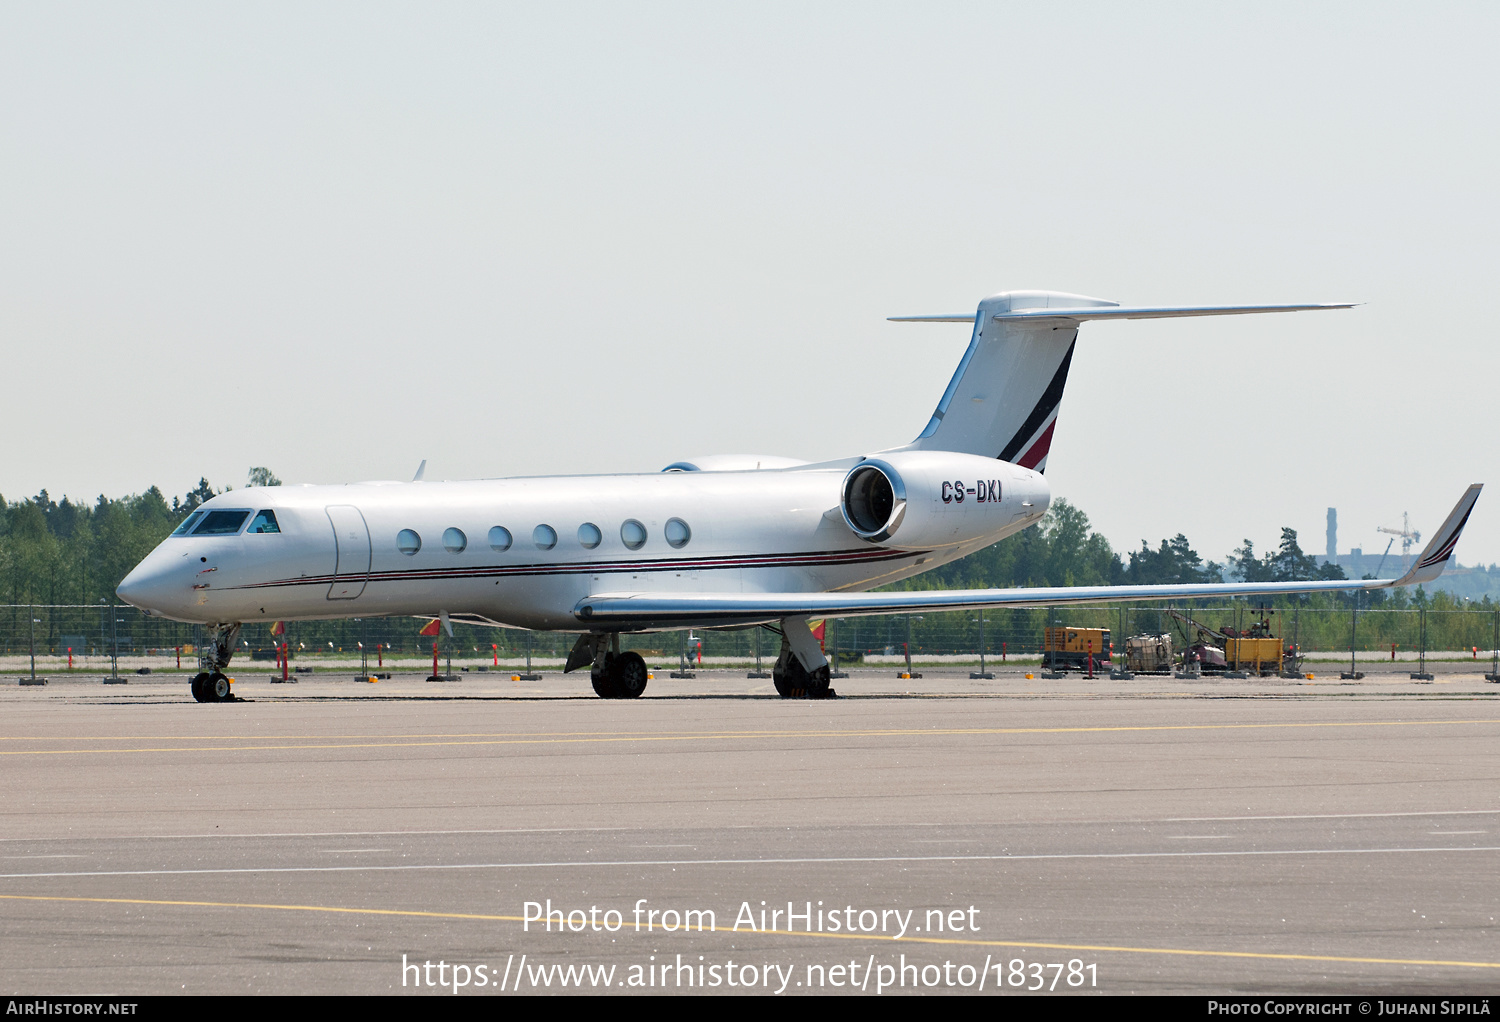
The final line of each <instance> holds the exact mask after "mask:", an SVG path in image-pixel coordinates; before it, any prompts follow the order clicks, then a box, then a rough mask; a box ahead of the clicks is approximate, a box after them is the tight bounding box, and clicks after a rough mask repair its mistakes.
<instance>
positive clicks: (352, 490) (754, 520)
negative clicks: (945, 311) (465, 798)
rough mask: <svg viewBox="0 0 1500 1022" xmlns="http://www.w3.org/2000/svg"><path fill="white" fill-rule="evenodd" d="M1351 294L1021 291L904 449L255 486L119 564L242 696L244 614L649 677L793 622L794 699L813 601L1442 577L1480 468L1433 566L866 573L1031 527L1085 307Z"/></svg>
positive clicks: (628, 687) (1123, 312)
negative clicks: (476, 629) (721, 632)
mask: <svg viewBox="0 0 1500 1022" xmlns="http://www.w3.org/2000/svg"><path fill="white" fill-rule="evenodd" d="M1348 307H1349V306H1348V305H1237V306H1197V307H1139V308H1130V307H1124V306H1120V305H1117V304H1115V303H1113V302H1106V301H1101V300H1099V299H1096V298H1084V297H1082V296H1080V295H1070V294H1060V293H1057V292H1050V291H1010V292H1006V293H1003V294H998V295H993V296H991V297H989V298H986V299H984V301H982V302H980V303H979V309H978V311H977V312H976V313H974V314H973V315H969V314H963V315H952V316H946V315H945V316H912V317H905V321H908V322H954V323H958V322H962V323H972V324H973V336H972V339H971V340H970V342H969V347H968V350H967V351H965V352H964V356H963V359H962V361H960V362H959V364H958V369H957V371H956V372H954V374H953V379H952V381H951V382H950V383H949V384H948V389H947V390H945V391H944V392H943V396H942V398H941V399H940V400H939V401H938V405H937V409H936V410H935V411H934V412H933V413H932V420H931V421H930V422H929V423H928V424H927V428H925V429H924V430H922V433H921V435H920V436H918V437H917V438H916V439H915V440H913V441H912V442H911V443H909V444H907V445H905V446H904V447H897V448H892V449H889V450H882V451H872V452H869V453H866V454H864V455H861V456H855V457H850V458H844V459H842V460H839V461H828V462H821V463H818V464H808V463H805V462H799V461H793V460H790V459H786V458H770V457H757V456H753V455H752V456H746V457H739V456H715V457H708V458H694V459H692V460H690V461H681V462H677V463H676V464H673V465H669V466H667V468H666V469H665V470H664V471H662V472H660V473H652V474H640V475H610V476H554V477H533V478H515V479H488V480H478V481H474V482H442V483H437V482H423V481H421V480H420V476H421V472H420V471H419V472H418V479H417V480H414V481H412V482H410V483H382V482H375V483H356V484H351V485H345V486H283V487H272V488H263V489H254V488H252V489H247V490H239V491H235V492H232V493H225V494H221V495H219V496H217V497H215V498H213V499H212V500H209V501H207V502H205V503H204V504H203V505H202V506H201V507H199V508H198V509H197V510H195V511H194V512H193V513H192V514H191V515H189V516H188V518H187V519H186V520H185V521H184V522H183V523H182V524H181V525H180V526H179V527H178V528H177V530H176V531H175V532H174V533H172V535H171V537H170V538H168V539H167V540H165V541H164V542H163V543H162V544H161V545H160V546H159V547H157V548H156V549H155V550H154V551H152V552H151V554H150V555H149V556H148V557H147V558H146V559H145V560H144V561H142V562H141V563H140V564H139V565H138V566H137V567H136V569H135V570H134V571H132V572H131V573H130V575H129V576H127V577H126V579H125V581H124V582H122V583H121V584H120V588H119V594H120V596H121V598H122V599H124V600H126V601H128V602H129V603H131V604H134V605H135V606H136V607H139V608H140V609H141V610H143V611H145V612H146V613H148V614H157V615H161V616H163V617H168V618H173V619H175V620H178V621H191V622H196V623H201V624H205V625H209V626H211V628H212V634H213V636H214V641H213V643H212V644H211V647H210V649H209V651H208V652H207V653H206V654H205V662H204V663H203V664H202V670H201V671H200V673H199V674H198V675H197V677H195V678H194V680H193V686H192V691H193V695H194V696H195V697H196V698H197V699H198V700H199V701H202V702H213V701H217V700H222V699H225V698H227V697H228V694H229V681H228V679H227V678H226V677H225V676H224V674H223V670H224V668H225V667H226V666H227V665H228V663H229V658H230V656H231V654H232V652H233V650H234V644H235V637H236V635H237V634H238V632H239V629H240V627H241V625H242V624H244V623H245V622H272V621H279V620H298V619H300V620H309V619H315V618H342V617H378V616H383V615H384V616H392V615H403V616H407V615H409V616H422V617H441V618H442V619H443V621H444V622H445V623H447V622H451V621H461V622H466V623H470V624H490V625H502V626H515V627H522V628H541V629H551V630H561V631H573V632H577V633H578V641H577V644H576V645H575V646H574V648H573V651H572V654H571V655H570V656H569V658H568V664H567V667H566V670H570V671H571V670H576V669H578V668H580V667H584V666H588V667H589V668H590V671H591V674H592V677H593V683H594V690H595V691H596V692H598V694H599V695H601V696H604V697H606V698H609V697H627V698H628V697H634V696H639V695H640V694H641V692H642V691H643V690H644V689H645V687H646V678H647V674H646V664H645V662H644V661H643V660H642V659H641V657H640V656H639V655H638V654H636V653H632V652H625V653H621V652H620V651H619V636H620V633H621V632H641V631H651V630H660V629H671V628H686V627H706V628H713V627H743V626H748V625H760V624H766V625H772V626H773V627H775V626H777V625H779V630H780V632H781V634H782V643H781V652H780V655H779V656H778V657H777V660H776V666H775V669H774V671H773V677H774V679H775V682H776V688H777V691H779V692H781V693H782V695H792V694H797V695H807V696H813V697H816V696H819V695H823V694H826V693H827V691H828V676H829V670H828V662H827V661H826V660H825V659H824V657H823V654H822V652H821V651H820V650H819V648H818V642H817V640H816V639H814V638H813V636H812V633H811V632H810V631H809V629H808V625H807V620H808V618H809V617H814V616H815V617H848V616H853V615H860V614H890V613H903V612H909V611H929V610H933V611H935V610H959V609H972V608H980V607H995V606H1001V607H1037V606H1049V605H1054V606H1055V605H1063V604H1073V603H1100V602H1111V601H1118V600H1153V599H1162V598H1168V597H1171V598H1183V597H1204V596H1234V595H1268V594H1273V593H1306V592H1318V591H1328V590H1347V589H1382V588H1386V587H1388V586H1403V585H1413V584H1415V583H1418V582H1426V581H1430V580H1432V579H1434V578H1436V577H1437V576H1438V575H1439V574H1441V572H1442V570H1443V567H1444V566H1445V565H1446V564H1447V562H1448V559H1449V557H1450V556H1452V553H1453V547H1454V545H1455V544H1456V543H1457V541H1458V536H1459V533H1460V532H1461V531H1462V529H1463V526H1464V523H1465V522H1466V521H1467V520H1468V516H1469V512H1470V510H1471V509H1472V508H1473V506H1474V501H1475V500H1476V499H1478V497H1479V490H1480V487H1479V486H1477V485H1475V486H1471V487H1469V489H1468V491H1467V492H1466V493H1465V494H1464V496H1463V498H1462V499H1461V500H1460V501H1459V502H1458V505H1457V506H1456V507H1455V508H1454V509H1453V513H1452V514H1451V515H1449V516H1448V520H1447V521H1446V522H1444V523H1443V526H1442V528H1440V529H1439V530H1437V533H1436V535H1435V536H1434V538H1433V540H1432V542H1431V543H1429V544H1428V546H1427V549H1426V550H1424V551H1423V552H1422V556H1421V557H1419V558H1418V559H1417V562H1416V565H1415V566H1414V567H1413V568H1412V569H1411V570H1410V571H1409V572H1407V573H1406V574H1405V575H1403V576H1402V577H1401V578H1397V579H1379V580H1372V581H1360V582H1344V581H1339V582H1326V581H1325V582H1258V583H1231V584H1227V585H1155V586H1094V587H1087V588H1060V589H1056V588H1054V589H977V590H964V591H949V592H931V591H929V592H897V593H871V592H870V591H869V590H871V589H874V588H876V587H878V586H882V585H884V584H886V583H888V582H894V581H897V580H898V579H903V578H908V577H910V576H912V575H916V574H918V573H920V572H923V571H927V570H929V569H931V568H935V567H937V566H938V565H940V564H944V563H946V562H948V561H951V560H953V559H954V558H957V557H962V556H963V555H965V554H968V553H972V552H973V551H975V550H978V549H980V548H982V547H986V546H989V545H990V544H991V543H995V542H997V541H999V540H1001V539H1003V538H1005V537H1006V536H1009V535H1011V534H1012V533H1015V532H1018V531H1020V530H1021V529H1024V528H1026V527H1027V526H1028V525H1032V524H1034V523H1035V522H1036V521H1037V520H1038V519H1040V518H1041V517H1042V515H1043V513H1044V512H1045V511H1046V510H1047V506H1048V504H1049V503H1050V502H1051V499H1052V494H1051V491H1050V490H1049V489H1048V487H1047V482H1046V480H1045V479H1044V478H1043V475H1042V473H1043V472H1044V471H1045V470H1046V466H1047V457H1048V455H1049V453H1050V451H1051V446H1052V433H1053V427H1054V425H1055V423H1056V421H1057V412H1058V407H1059V405H1060V404H1061V402H1062V394H1063V385H1064V384H1065V383H1066V382H1067V378H1068V366H1069V364H1070V363H1071V362H1072V359H1073V349H1074V345H1075V342H1076V340H1077V337H1078V327H1079V324H1081V323H1082V322H1084V321H1085V320H1093V319H1101V320H1109V319H1156V318H1167V317H1179V316H1227V315H1239V314H1244V313H1258V312H1298V311H1306V310H1312V309H1343V308H1348Z"/></svg>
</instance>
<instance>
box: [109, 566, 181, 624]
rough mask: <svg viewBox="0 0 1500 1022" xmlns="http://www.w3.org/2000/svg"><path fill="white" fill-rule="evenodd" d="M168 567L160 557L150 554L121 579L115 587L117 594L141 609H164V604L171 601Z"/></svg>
mask: <svg viewBox="0 0 1500 1022" xmlns="http://www.w3.org/2000/svg"><path fill="white" fill-rule="evenodd" d="M166 567H167V565H166V564H165V563H164V562H163V561H162V559H161V558H160V557H157V556H156V555H155V554H151V555H149V556H148V557H147V558H146V559H145V560H144V561H142V562H141V563H140V564H137V565H136V566H135V568H134V569H132V570H131V572H130V574H128V575H126V576H125V577H124V578H123V579H122V580H121V581H120V584H119V585H118V586H116V587H115V595H116V596H118V597H119V598H120V599H122V600H124V601H125V602H126V603H128V604H130V605H131V606H132V607H137V608H139V609H140V610H144V611H153V610H155V611H160V610H162V609H164V604H165V603H167V602H169V601H168V595H169V589H170V586H169V584H168V580H167V577H166V575H167V572H166V570H165V569H166Z"/></svg>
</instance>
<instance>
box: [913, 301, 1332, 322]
mask: <svg viewBox="0 0 1500 1022" xmlns="http://www.w3.org/2000/svg"><path fill="white" fill-rule="evenodd" d="M1357 304H1359V303H1358V302H1336V303H1316V304H1313V305H1102V306H1086V307H1083V308H1075V309H1068V308H1061V309H1058V308H1039V309H1015V310H1013V311H1010V312H999V313H996V314H995V315H993V316H991V317H990V318H991V319H994V320H998V321H1000V322H1005V321H1014V320H1023V319H1066V320H1070V321H1072V322H1074V323H1082V322H1083V321H1084V320H1090V319H1183V318H1186V317H1189V316H1248V315H1253V314H1255V313H1258V312H1310V311H1314V310H1317V309H1352V308H1354V307H1355V306H1356V305H1357ZM887 319H888V320H889V321H890V322H892V323H972V322H974V314H973V313H972V312H962V313H960V312H954V313H943V314H939V315H932V316H888V317H887Z"/></svg>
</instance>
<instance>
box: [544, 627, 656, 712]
mask: <svg viewBox="0 0 1500 1022" xmlns="http://www.w3.org/2000/svg"><path fill="white" fill-rule="evenodd" d="M584 664H588V665H589V680H590V681H592V682H593V683H594V694H595V695H597V696H598V697H599V698H600V699H635V698H638V697H639V696H640V694H641V693H642V692H644V691H646V682H647V681H648V680H650V674H649V672H648V671H647V669H646V661H645V660H643V659H642V658H641V655H640V654H639V653H634V652H626V653H621V652H620V636H619V633H618V632H613V633H611V634H609V635H601V634H589V635H580V636H579V637H578V642H577V644H576V645H574V647H573V652H572V653H571V654H570V655H569V656H568V665H567V667H565V668H564V669H563V670H564V673H566V672H567V671H571V670H573V669H575V668H577V667H582V666H583V665H584Z"/></svg>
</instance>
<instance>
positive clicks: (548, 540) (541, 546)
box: [531, 525, 557, 550]
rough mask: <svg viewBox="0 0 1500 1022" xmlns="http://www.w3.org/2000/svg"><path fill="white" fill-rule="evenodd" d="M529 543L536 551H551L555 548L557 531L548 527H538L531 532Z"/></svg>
mask: <svg viewBox="0 0 1500 1022" xmlns="http://www.w3.org/2000/svg"><path fill="white" fill-rule="evenodd" d="M531 541H532V542H533V543H535V544H536V545H537V549H538V550H551V549H552V548H553V547H555V546H557V530H556V529H554V528H553V527H552V526H550V525H538V526H537V527H536V528H535V529H532V530H531Z"/></svg>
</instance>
